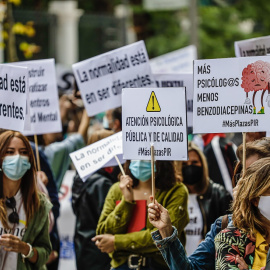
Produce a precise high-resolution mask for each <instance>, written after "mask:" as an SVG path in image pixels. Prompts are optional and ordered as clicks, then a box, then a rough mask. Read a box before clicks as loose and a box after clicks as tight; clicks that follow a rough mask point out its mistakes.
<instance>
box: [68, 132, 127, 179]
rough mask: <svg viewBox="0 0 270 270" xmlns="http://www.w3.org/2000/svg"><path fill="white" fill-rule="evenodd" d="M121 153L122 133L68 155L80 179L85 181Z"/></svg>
mask: <svg viewBox="0 0 270 270" xmlns="http://www.w3.org/2000/svg"><path fill="white" fill-rule="evenodd" d="M122 153H123V148H122V131H120V132H118V133H116V134H114V135H112V136H109V137H107V138H105V139H103V140H100V141H98V142H95V143H92V144H90V145H88V146H86V147H84V148H82V149H80V150H77V151H75V152H73V153H71V154H70V158H71V160H72V162H73V164H74V166H75V167H76V170H77V172H78V174H79V175H80V177H81V179H82V180H83V181H85V180H86V179H87V178H88V177H89V176H90V175H91V174H92V173H93V172H95V171H97V170H98V169H100V168H102V167H103V166H104V165H105V164H106V163H108V162H109V161H110V160H111V159H112V158H114V156H115V155H119V154H122Z"/></svg>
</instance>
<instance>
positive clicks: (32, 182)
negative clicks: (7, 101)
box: [0, 131, 52, 270]
mask: <svg viewBox="0 0 270 270" xmlns="http://www.w3.org/2000/svg"><path fill="white" fill-rule="evenodd" d="M51 207H52V205H51V203H50V202H49V201H47V199H46V198H45V196H44V195H41V194H39V193H38V191H37V181H36V166H35V161H34V155H33V151H32V148H31V146H30V144H29V141H28V140H27V138H26V137H25V136H23V135H22V134H21V133H20V132H16V131H6V132H4V133H2V134H1V135H0V269H2V270H13V269H22V270H24V269H46V267H45V264H46V261H47V259H48V257H49V254H50V252H51V244H50V240H49V218H48V213H49V211H50V209H51Z"/></svg>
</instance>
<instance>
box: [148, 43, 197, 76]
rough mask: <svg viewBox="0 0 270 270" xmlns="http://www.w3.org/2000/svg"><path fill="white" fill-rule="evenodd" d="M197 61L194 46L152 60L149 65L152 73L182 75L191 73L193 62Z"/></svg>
mask: <svg viewBox="0 0 270 270" xmlns="http://www.w3.org/2000/svg"><path fill="white" fill-rule="evenodd" d="M196 59H197V48H196V46H194V45H190V46H187V47H185V48H182V49H179V50H176V51H173V52H170V53H166V54H163V55H161V56H158V57H155V58H152V59H151V60H150V65H151V69H152V72H153V73H155V74H158V73H161V74H162V73H183V72H189V73H192V72H193V60H196Z"/></svg>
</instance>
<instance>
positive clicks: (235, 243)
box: [215, 226, 256, 270]
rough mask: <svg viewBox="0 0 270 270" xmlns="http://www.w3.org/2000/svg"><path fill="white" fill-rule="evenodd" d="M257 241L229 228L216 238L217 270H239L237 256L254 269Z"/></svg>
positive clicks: (236, 229)
mask: <svg viewBox="0 0 270 270" xmlns="http://www.w3.org/2000/svg"><path fill="white" fill-rule="evenodd" d="M255 243H256V239H255V238H254V237H251V236H250V235H248V234H247V233H245V232H243V231H241V230H239V229H238V228H236V227H234V226H228V227H227V228H226V229H225V230H223V231H221V232H220V233H219V234H218V235H217V236H216V237H215V248H216V270H229V269H231V270H238V269H239V268H238V267H237V262H236V255H239V256H240V257H243V259H244V260H245V262H246V264H247V265H248V267H249V269H251V268H252V265H253V261H254V254H255Z"/></svg>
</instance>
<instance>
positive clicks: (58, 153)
mask: <svg viewBox="0 0 270 270" xmlns="http://www.w3.org/2000/svg"><path fill="white" fill-rule="evenodd" d="M89 122H90V117H88V115H87V112H86V110H84V111H83V115H82V119H81V123H80V125H79V129H78V132H77V133H74V134H71V135H70V136H68V137H67V138H66V139H64V140H62V141H54V139H55V137H54V136H51V135H52V134H43V138H44V142H45V148H44V153H45V155H46V157H47V158H48V162H49V164H50V165H51V169H52V171H53V175H54V177H55V181H56V185H57V188H58V190H59V189H60V186H61V183H62V181H63V177H64V175H65V173H66V171H67V169H68V167H69V165H70V164H71V160H70V158H69V154H70V153H72V152H74V151H76V150H78V149H80V148H82V147H83V146H84V145H85V142H84V140H85V138H86V136H87V130H88V127H89Z"/></svg>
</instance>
